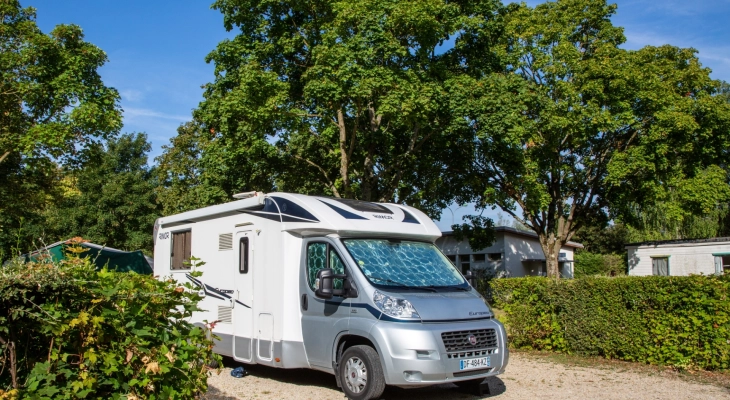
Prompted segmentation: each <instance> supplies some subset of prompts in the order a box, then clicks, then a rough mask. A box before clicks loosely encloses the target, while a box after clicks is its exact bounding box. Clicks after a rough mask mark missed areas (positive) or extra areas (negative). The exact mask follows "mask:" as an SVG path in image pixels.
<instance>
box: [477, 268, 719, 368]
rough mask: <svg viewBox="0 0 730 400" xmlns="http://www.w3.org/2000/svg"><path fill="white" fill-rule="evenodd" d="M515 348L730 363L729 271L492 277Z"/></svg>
mask: <svg viewBox="0 0 730 400" xmlns="http://www.w3.org/2000/svg"><path fill="white" fill-rule="evenodd" d="M490 284H491V288H492V294H493V299H494V305H495V307H497V308H499V309H502V310H503V311H504V312H505V315H506V318H504V319H503V321H504V322H505V325H507V332H508V337H509V339H510V343H511V345H512V346H513V347H515V348H521V349H535V350H549V351H557V352H563V353H578V354H586V355H596V356H602V357H606V358H615V359H620V360H625V361H636V362H643V363H649V364H657V365H669V366H673V367H678V368H701V369H708V370H717V369H728V368H730V298H729V297H730V276H729V275H725V276H699V275H695V276H681V277H675V276H673V277H659V276H647V277H617V278H579V279H572V280H564V279H561V280H553V279H545V278H511V279H497V280H493V281H491V283H490Z"/></svg>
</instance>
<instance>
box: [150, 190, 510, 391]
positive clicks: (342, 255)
mask: <svg viewBox="0 0 730 400" xmlns="http://www.w3.org/2000/svg"><path fill="white" fill-rule="evenodd" d="M237 196H238V198H240V200H237V201H232V202H229V203H225V204H221V205H216V206H212V207H207V208H203V209H199V210H193V211H189V212H185V213H182V214H178V215H173V216H169V217H163V218H160V219H158V220H157V222H156V223H155V235H154V236H155V260H154V261H155V262H154V266H155V274H156V275H158V276H160V277H161V278H163V279H165V278H166V277H169V276H172V277H174V279H177V280H178V281H180V282H185V281H189V282H192V283H193V284H194V285H196V286H197V287H198V288H199V290H200V293H201V294H202V295H204V299H203V301H202V302H201V304H200V307H201V308H202V309H204V310H207V311H202V312H199V313H196V314H195V315H194V317H193V318H194V321H193V322H195V323H199V324H202V323H204V322H205V321H208V322H212V321H218V323H217V324H216V325H215V327H214V333H215V334H216V335H217V336H218V337H220V340H219V341H217V342H216V346H215V351H216V352H217V353H219V354H222V355H225V356H229V357H232V358H233V359H235V360H237V361H240V362H243V363H250V364H263V365H268V366H272V367H278V368H312V369H317V370H321V371H326V372H328V373H331V374H334V375H335V377H336V380H337V384H338V386H340V387H342V389H343V391H344V392H345V394H346V395H347V396H348V398H351V399H374V398H378V396H380V394H381V393H382V391H383V389H384V388H385V385H386V384H388V385H396V386H400V387H418V386H426V385H431V384H439V383H446V382H453V383H457V384H459V385H460V386H469V385H479V383H480V382H481V381H483V380H484V378H485V377H487V376H492V375H497V374H500V373H502V372H504V369H505V367H506V366H507V361H508V352H507V346H506V334H505V330H504V327H503V326H502V324H500V323H499V322H498V321H497V320H496V319H494V314H493V313H492V310H491V309H490V308H489V305H488V304H487V303H486V301H485V300H484V298H483V297H482V296H481V295H479V293H477V291H476V290H474V289H473V288H472V287H471V285H470V284H469V282H468V281H467V280H466V279H465V278H464V277H463V276H462V275H461V273H460V272H459V271H458V270H457V269H456V268H455V267H454V265H453V264H452V263H451V262H450V261H449V260H448V258H446V257H445V256H444V255H443V254H442V253H441V252H440V251H439V249H438V248H437V247H436V246H435V245H434V241H435V240H436V239H437V238H438V237H440V236H441V232H440V231H439V229H438V228H437V227H436V225H435V224H434V223H433V221H431V219H429V218H428V217H427V216H426V215H425V214H423V213H422V212H420V211H419V210H417V209H415V208H412V207H408V206H404V205H400V204H384V203H370V202H364V201H358V200H345V199H334V198H328V197H314V196H305V195H299V194H289V193H271V194H266V195H264V194H261V193H255V192H252V193H247V194H242V195H237ZM191 255H192V256H195V257H197V258H200V259H202V260H203V261H205V262H206V265H205V266H204V267H202V269H201V271H202V272H203V276H202V277H200V278H194V277H192V276H191V275H190V272H191V271H190V269H189V268H190V267H189V265H188V263H187V262H186V260H187V259H189V258H190V257H191Z"/></svg>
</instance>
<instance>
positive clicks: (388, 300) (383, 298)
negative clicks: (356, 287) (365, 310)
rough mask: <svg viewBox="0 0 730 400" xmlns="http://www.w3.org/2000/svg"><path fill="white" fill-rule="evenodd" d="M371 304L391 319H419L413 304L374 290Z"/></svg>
mask: <svg viewBox="0 0 730 400" xmlns="http://www.w3.org/2000/svg"><path fill="white" fill-rule="evenodd" d="M373 302H374V303H375V305H376V306H377V307H378V309H380V311H382V312H383V313H385V314H386V315H390V316H391V317H396V318H419V319H420V318H421V316H420V315H418V311H416V308H415V307H413V304H411V302H410V301H408V300H406V299H399V298H397V297H393V296H390V295H387V294H383V293H380V292H378V291H377V290H376V291H375V294H373Z"/></svg>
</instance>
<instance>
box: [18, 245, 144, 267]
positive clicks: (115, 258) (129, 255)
mask: <svg viewBox="0 0 730 400" xmlns="http://www.w3.org/2000/svg"><path fill="white" fill-rule="evenodd" d="M66 242H67V241H60V242H56V243H53V244H51V245H48V246H46V247H44V248H42V249H39V250H36V251H34V252H32V253H29V254H25V255H24V256H23V257H25V259H26V260H33V261H35V260H38V259H40V258H41V257H44V256H47V257H50V258H51V259H52V260H53V261H60V260H63V259H64V258H65V257H66V254H65V252H64V245H65V244H66ZM79 245H80V246H81V247H84V248H86V249H87V251H85V252H84V253H81V256H82V257H88V258H90V259H91V262H92V263H94V265H96V267H97V268H98V269H101V268H103V267H107V268H108V269H110V270H113V271H119V272H136V273H138V274H147V275H151V274H152V271H153V266H154V265H153V261H152V258H151V257H147V256H145V255H144V254H143V253H142V251H141V250H135V251H123V250H119V249H114V248H111V247H105V246H101V245H98V244H94V243H89V242H84V243H80V244H79Z"/></svg>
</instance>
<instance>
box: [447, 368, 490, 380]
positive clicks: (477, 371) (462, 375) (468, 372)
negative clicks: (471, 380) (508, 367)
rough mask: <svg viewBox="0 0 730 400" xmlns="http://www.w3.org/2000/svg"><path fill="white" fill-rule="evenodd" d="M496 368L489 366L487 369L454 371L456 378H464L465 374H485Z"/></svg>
mask: <svg viewBox="0 0 730 400" xmlns="http://www.w3.org/2000/svg"><path fill="white" fill-rule="evenodd" d="M493 370H494V368H487V369H475V370H471V371H464V372H454V378H463V377H465V376H474V375H484V374H488V373H490V372H492V371H493Z"/></svg>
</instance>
